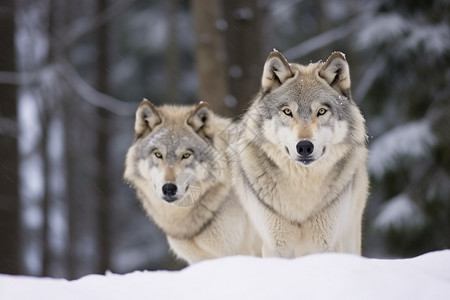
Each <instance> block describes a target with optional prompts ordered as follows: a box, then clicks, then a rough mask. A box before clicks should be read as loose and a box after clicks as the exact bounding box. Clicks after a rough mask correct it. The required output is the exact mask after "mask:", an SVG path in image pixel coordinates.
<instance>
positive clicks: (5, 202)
mask: <svg viewBox="0 0 450 300" xmlns="http://www.w3.org/2000/svg"><path fill="white" fill-rule="evenodd" d="M0 12H1V13H0V36H1V37H2V43H1V44H0V46H1V53H2V55H0V70H1V71H9V72H13V71H14V70H15V47H14V1H10V0H0ZM0 95H2V100H1V103H0V148H1V149H2V154H1V155H0V241H1V247H0V273H4V274H14V275H17V274H20V272H21V263H20V256H19V254H20V251H19V242H20V234H19V233H20V225H19V222H20V219H19V215H20V214H19V209H20V205H19V203H20V201H19V186H18V181H19V176H18V172H17V170H18V159H19V158H18V148H17V107H16V103H17V101H16V100H17V99H16V87H15V86H14V85H7V84H0Z"/></svg>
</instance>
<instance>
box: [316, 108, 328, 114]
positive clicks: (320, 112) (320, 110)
mask: <svg viewBox="0 0 450 300" xmlns="http://www.w3.org/2000/svg"><path fill="white" fill-rule="evenodd" d="M326 112H327V110H326V109H325V108H323V107H322V108H320V109H319V111H318V112H317V116H322V115H324V114H325V113H326Z"/></svg>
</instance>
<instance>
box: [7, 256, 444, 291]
mask: <svg viewBox="0 0 450 300" xmlns="http://www.w3.org/2000/svg"><path fill="white" fill-rule="evenodd" d="M0 299H1V300H15V299H23V300H32V299H38V300H44V299H45V300H53V299H58V300H60V299H64V300H70V299H77V300H78V299H83V300H86V299H108V300H114V299H127V300H128V299H129V300H138V299H152V300H154V299H196V300H202V299H208V300H211V299H215V300H217V299H258V300H259V299H384V300H385V299H450V250H443V251H437V252H431V253H428V254H425V255H422V256H419V257H416V258H412V259H399V260H384V259H368V258H362V257H357V256H351V255H346V254H316V255H311V256H306V257H302V258H297V259H292V260H287V259H280V258H266V259H261V258H254V257H242V256H238V257H227V258H223V259H217V260H211V261H205V262H202V263H198V264H196V265H193V266H191V267H188V268H186V269H184V270H182V271H154V272H134V273H130V274H126V275H116V274H107V275H105V276H102V275H90V276H86V277H83V278H81V279H79V280H75V281H66V280H63V279H46V278H32V277H21V276H6V275H0Z"/></svg>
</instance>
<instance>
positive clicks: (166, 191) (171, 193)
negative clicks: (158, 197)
mask: <svg viewBox="0 0 450 300" xmlns="http://www.w3.org/2000/svg"><path fill="white" fill-rule="evenodd" d="M177 189H178V188H177V186H176V185H175V184H173V183H166V184H164V185H163V186H162V192H163V195H164V199H165V200H166V201H168V202H172V201H175V200H176V197H175V195H176V194H177Z"/></svg>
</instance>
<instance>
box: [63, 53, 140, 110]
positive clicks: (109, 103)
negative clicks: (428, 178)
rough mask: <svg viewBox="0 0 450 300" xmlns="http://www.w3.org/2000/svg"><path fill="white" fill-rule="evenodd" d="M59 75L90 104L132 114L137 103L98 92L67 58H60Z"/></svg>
mask: <svg viewBox="0 0 450 300" xmlns="http://www.w3.org/2000/svg"><path fill="white" fill-rule="evenodd" d="M61 67H62V71H61V75H62V76H63V77H64V78H65V79H66V81H67V83H68V84H69V86H70V87H71V88H72V89H73V90H74V92H75V93H76V94H78V95H79V96H80V97H82V98H83V99H85V100H86V101H87V102H89V103H90V104H92V105H94V106H97V107H101V108H104V109H106V110H108V111H110V112H112V113H114V114H116V115H119V116H131V115H134V113H135V111H136V109H137V104H136V103H128V102H124V101H121V100H118V99H116V98H114V97H111V96H110V95H107V94H103V93H100V92H99V91H97V90H96V89H94V88H93V87H92V86H90V85H89V84H88V83H87V82H86V81H84V80H83V78H81V76H80V75H79V74H78V73H77V71H76V70H75V69H74V68H73V67H72V66H71V65H70V63H69V62H68V61H67V60H61Z"/></svg>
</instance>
